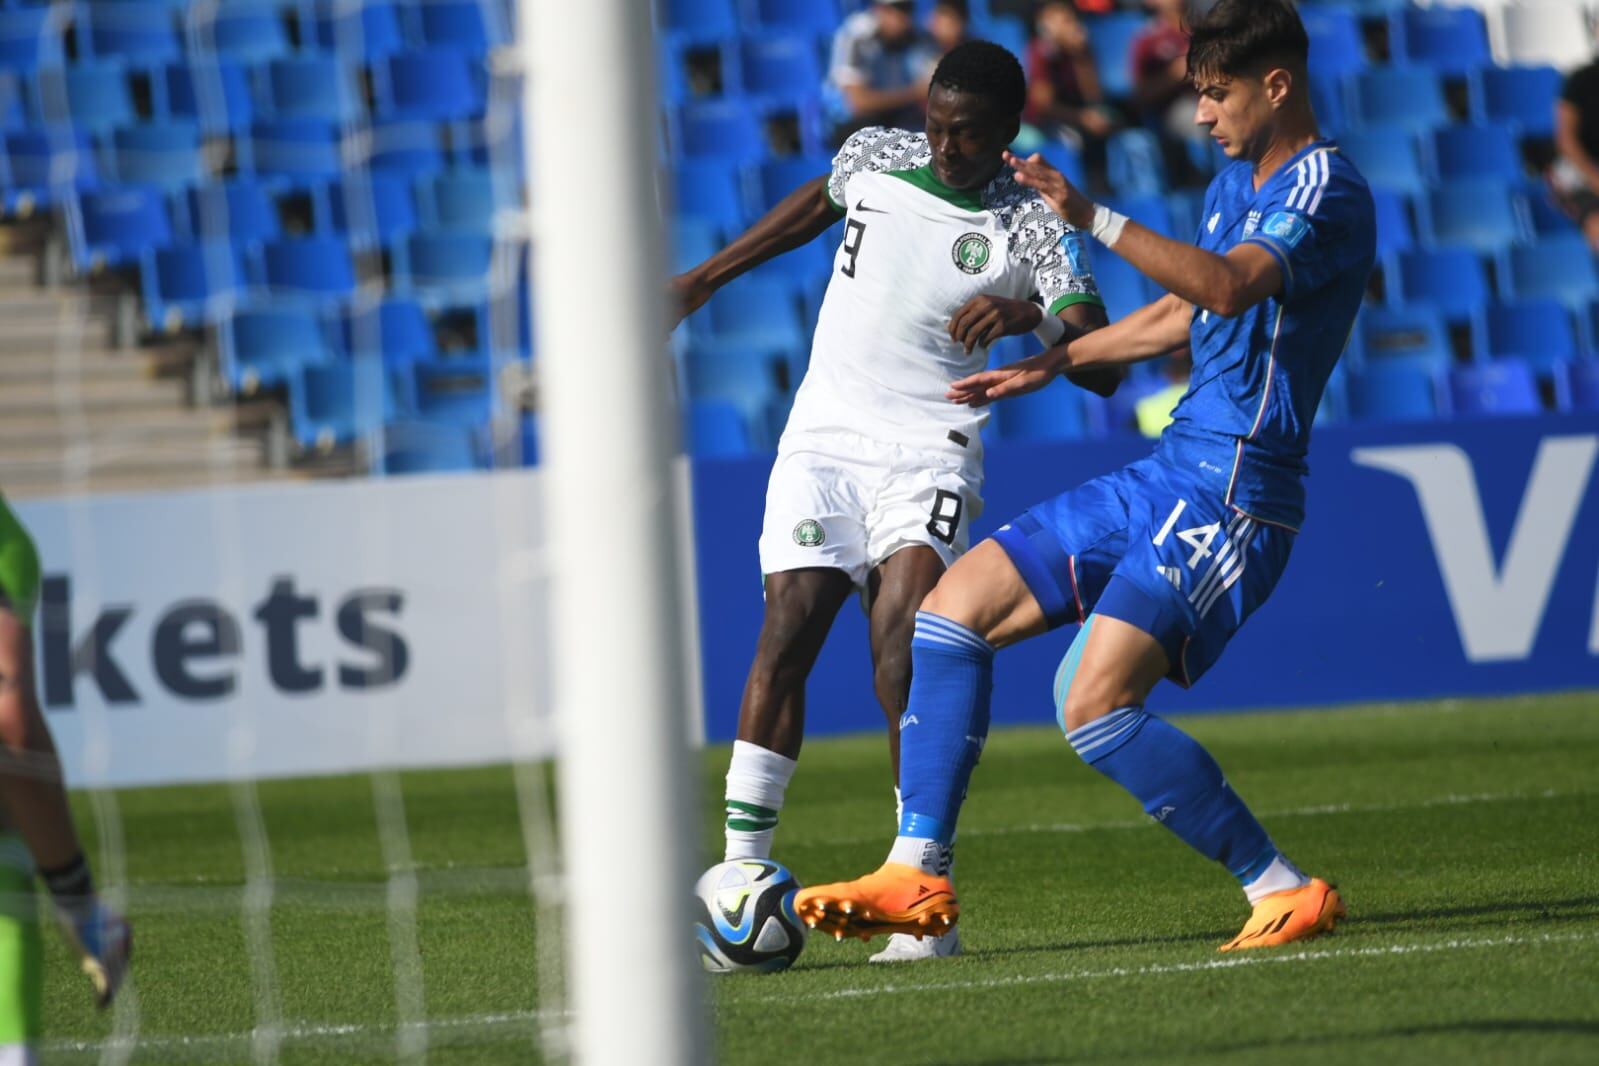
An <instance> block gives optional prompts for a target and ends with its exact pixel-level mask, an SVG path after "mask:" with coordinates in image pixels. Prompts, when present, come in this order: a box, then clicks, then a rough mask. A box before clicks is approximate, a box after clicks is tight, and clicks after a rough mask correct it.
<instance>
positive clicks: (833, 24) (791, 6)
mask: <svg viewBox="0 0 1599 1066" xmlns="http://www.w3.org/2000/svg"><path fill="white" fill-rule="evenodd" d="M747 11H748V12H749V14H750V16H751V17H750V19H749V21H752V22H753V23H754V25H756V26H757V27H759V28H761V29H763V30H788V31H790V32H798V33H809V34H812V35H813V36H819V35H822V34H831V33H832V32H833V31H835V30H837V29H838V26H839V23H840V22H841V21H842V18H841V17H840V15H839V11H838V4H837V3H836V0H750V3H749V5H748V7H747Z"/></svg>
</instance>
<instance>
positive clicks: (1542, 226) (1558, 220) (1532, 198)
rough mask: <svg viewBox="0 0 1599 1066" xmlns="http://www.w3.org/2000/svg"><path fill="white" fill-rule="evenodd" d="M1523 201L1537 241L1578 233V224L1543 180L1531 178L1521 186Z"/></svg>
mask: <svg viewBox="0 0 1599 1066" xmlns="http://www.w3.org/2000/svg"><path fill="white" fill-rule="evenodd" d="M1521 199H1522V202H1523V203H1525V204H1526V205H1527V217H1528V219H1529V220H1530V221H1531V223H1532V235H1533V238H1534V239H1535V240H1543V239H1544V237H1546V236H1550V235H1557V234H1565V233H1575V232H1577V224H1576V223H1575V222H1573V221H1572V220H1571V216H1570V215H1568V214H1566V211H1565V208H1563V207H1561V206H1560V204H1559V203H1558V202H1557V201H1556V200H1555V196H1554V190H1552V189H1551V188H1550V187H1549V183H1548V182H1547V181H1546V180H1544V179H1542V178H1531V179H1528V180H1527V181H1524V182H1523V183H1522V184H1521Z"/></svg>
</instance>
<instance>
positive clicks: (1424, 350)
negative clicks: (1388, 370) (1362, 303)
mask: <svg viewBox="0 0 1599 1066" xmlns="http://www.w3.org/2000/svg"><path fill="white" fill-rule="evenodd" d="M1357 326H1358V329H1359V331H1360V344H1361V351H1362V353H1363V355H1364V362H1365V365H1366V366H1367V367H1373V366H1376V365H1377V364H1378V363H1381V362H1384V361H1386V360H1395V361H1405V362H1409V363H1414V364H1418V365H1420V364H1427V365H1430V366H1434V367H1445V366H1448V365H1449V364H1450V363H1451V362H1453V361H1454V353H1453V350H1452V349H1451V347H1450V344H1449V332H1448V330H1447V329H1446V328H1445V327H1444V317H1443V313H1442V312H1440V311H1439V310H1438V309H1437V308H1434V307H1422V306H1411V307H1364V308H1362V309H1361V311H1360V317H1359V319H1358V321H1357Z"/></svg>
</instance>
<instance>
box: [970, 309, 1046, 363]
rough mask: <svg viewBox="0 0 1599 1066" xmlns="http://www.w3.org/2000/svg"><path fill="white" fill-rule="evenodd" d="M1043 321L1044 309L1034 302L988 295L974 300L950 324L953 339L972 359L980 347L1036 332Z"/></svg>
mask: <svg viewBox="0 0 1599 1066" xmlns="http://www.w3.org/2000/svg"><path fill="white" fill-rule="evenodd" d="M1043 318H1044V309H1043V308H1041V307H1039V306H1038V305H1037V304H1035V303H1033V302H1032V301H1031V300H1012V299H1009V298H1007V297H1004V296H991V295H987V294H985V295H982V296H974V297H972V298H971V299H970V300H967V301H966V302H965V303H964V304H962V305H961V309H960V310H959V311H956V312H955V316H954V317H953V318H951V319H950V320H949V339H950V340H952V341H954V342H955V343H956V344H959V345H961V346H962V347H963V348H965V349H966V354H967V355H970V354H971V353H972V349H973V348H976V347H978V346H980V345H984V346H986V345H989V344H993V343H994V342H995V341H997V340H999V339H1000V338H1001V337H1012V336H1015V335H1016V334H1018V333H1027V332H1029V331H1031V330H1033V329H1036V328H1037V327H1038V323H1039V322H1041V321H1043Z"/></svg>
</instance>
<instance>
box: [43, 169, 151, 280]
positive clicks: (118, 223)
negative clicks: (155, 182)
mask: <svg viewBox="0 0 1599 1066" xmlns="http://www.w3.org/2000/svg"><path fill="white" fill-rule="evenodd" d="M67 235H68V239H69V244H70V245H71V248H72V260H73V263H74V265H75V266H77V268H78V269H79V270H80V271H88V270H93V269H96V268H98V267H101V266H120V265H122V264H124V263H133V262H137V261H138V258H139V256H140V255H141V254H143V252H144V250H145V249H147V248H161V247H164V246H165V245H167V244H168V243H170V242H171V240H172V223H171V220H170V219H169V218H168V217H167V207H166V199H165V197H164V196H163V195H162V194H161V192H160V191H159V190H157V189H147V188H141V187H138V186H119V187H116V188H110V189H101V190H98V191H91V192H85V193H82V194H80V195H78V196H77V197H74V198H70V199H68V200H67Z"/></svg>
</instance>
